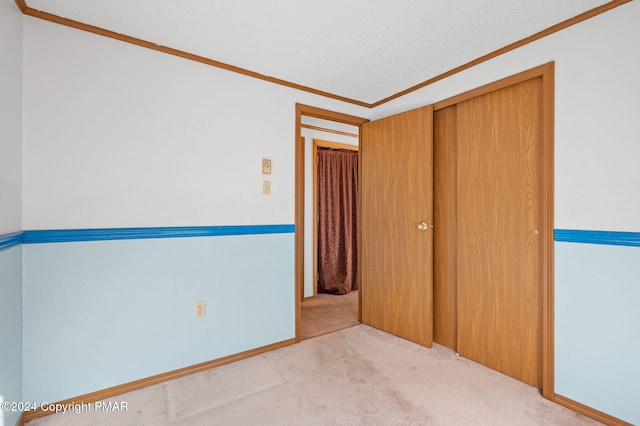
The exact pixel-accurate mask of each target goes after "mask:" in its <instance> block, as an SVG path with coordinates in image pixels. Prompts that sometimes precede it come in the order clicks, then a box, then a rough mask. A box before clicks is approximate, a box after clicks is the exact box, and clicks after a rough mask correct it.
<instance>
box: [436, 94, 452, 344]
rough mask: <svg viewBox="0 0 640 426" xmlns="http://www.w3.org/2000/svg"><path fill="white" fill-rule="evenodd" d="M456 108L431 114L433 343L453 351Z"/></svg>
mask: <svg viewBox="0 0 640 426" xmlns="http://www.w3.org/2000/svg"><path fill="white" fill-rule="evenodd" d="M456 134H457V133H456V107H455V105H454V106H450V107H448V108H445V109H441V110H439V111H435V112H434V114H433V158H434V162H433V164H434V166H433V167H434V171H433V173H434V182H433V185H434V186H433V205H434V207H433V214H434V236H433V238H434V241H433V244H434V257H433V259H434V261H433V341H434V342H436V343H438V344H440V345H443V346H446V347H448V348H450V349H452V350H454V351H457V335H456V334H457V320H456V317H457V312H456V288H457V287H456V256H457V253H456V226H457V221H456V214H457V211H456V209H457V195H456V178H457V176H456V144H457V136H456Z"/></svg>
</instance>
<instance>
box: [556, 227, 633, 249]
mask: <svg viewBox="0 0 640 426" xmlns="http://www.w3.org/2000/svg"><path fill="white" fill-rule="evenodd" d="M554 238H555V240H556V241H562V242H567V243H583V244H606V245H613V246H632V247H640V232H618V231H583V230H578V229H556V230H555V231H554Z"/></svg>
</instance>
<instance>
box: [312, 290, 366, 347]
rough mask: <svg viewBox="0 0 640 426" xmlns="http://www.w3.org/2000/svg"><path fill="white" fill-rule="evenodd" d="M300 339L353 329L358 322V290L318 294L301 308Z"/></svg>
mask: <svg viewBox="0 0 640 426" xmlns="http://www.w3.org/2000/svg"><path fill="white" fill-rule="evenodd" d="M300 311H301V313H300V338H301V339H308V338H310V337H315V336H321V335H323V334H327V333H331V332H333V331H338V330H342V329H344V328H347V327H352V326H354V325H356V324H359V322H358V290H355V291H352V292H351V293H348V294H343V295H339V296H338V295H334V294H326V293H318V295H317V298H316V299H313V300H305V301H304V302H302V304H301V307H300Z"/></svg>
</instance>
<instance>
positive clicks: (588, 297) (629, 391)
mask: <svg viewBox="0 0 640 426" xmlns="http://www.w3.org/2000/svg"><path fill="white" fill-rule="evenodd" d="M554 285H555V392H556V393H557V394H560V395H563V396H565V397H568V398H570V399H572V400H574V401H577V402H580V403H582V404H585V405H588V406H590V407H592V408H595V409H597V410H600V411H603V412H605V413H607V414H610V415H613V416H615V417H618V418H620V419H622V420H625V421H627V422H630V423H633V424H640V405H639V398H640V308H639V307H640V247H632V246H616V245H602V244H584V243H569V242H556V243H555V284H554Z"/></svg>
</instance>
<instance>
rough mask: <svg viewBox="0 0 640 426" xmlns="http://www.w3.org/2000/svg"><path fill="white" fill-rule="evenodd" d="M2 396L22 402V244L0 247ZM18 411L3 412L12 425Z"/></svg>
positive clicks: (1, 417)
mask: <svg viewBox="0 0 640 426" xmlns="http://www.w3.org/2000/svg"><path fill="white" fill-rule="evenodd" d="M0 399H1V400H3V401H8V402H20V401H22V246H21V245H15V246H12V247H11V248H8V249H5V250H0ZM19 415H20V413H19V412H2V411H1V410H0V425H6V426H12V425H14V424H15V423H16V421H17V420H18V417H19Z"/></svg>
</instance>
